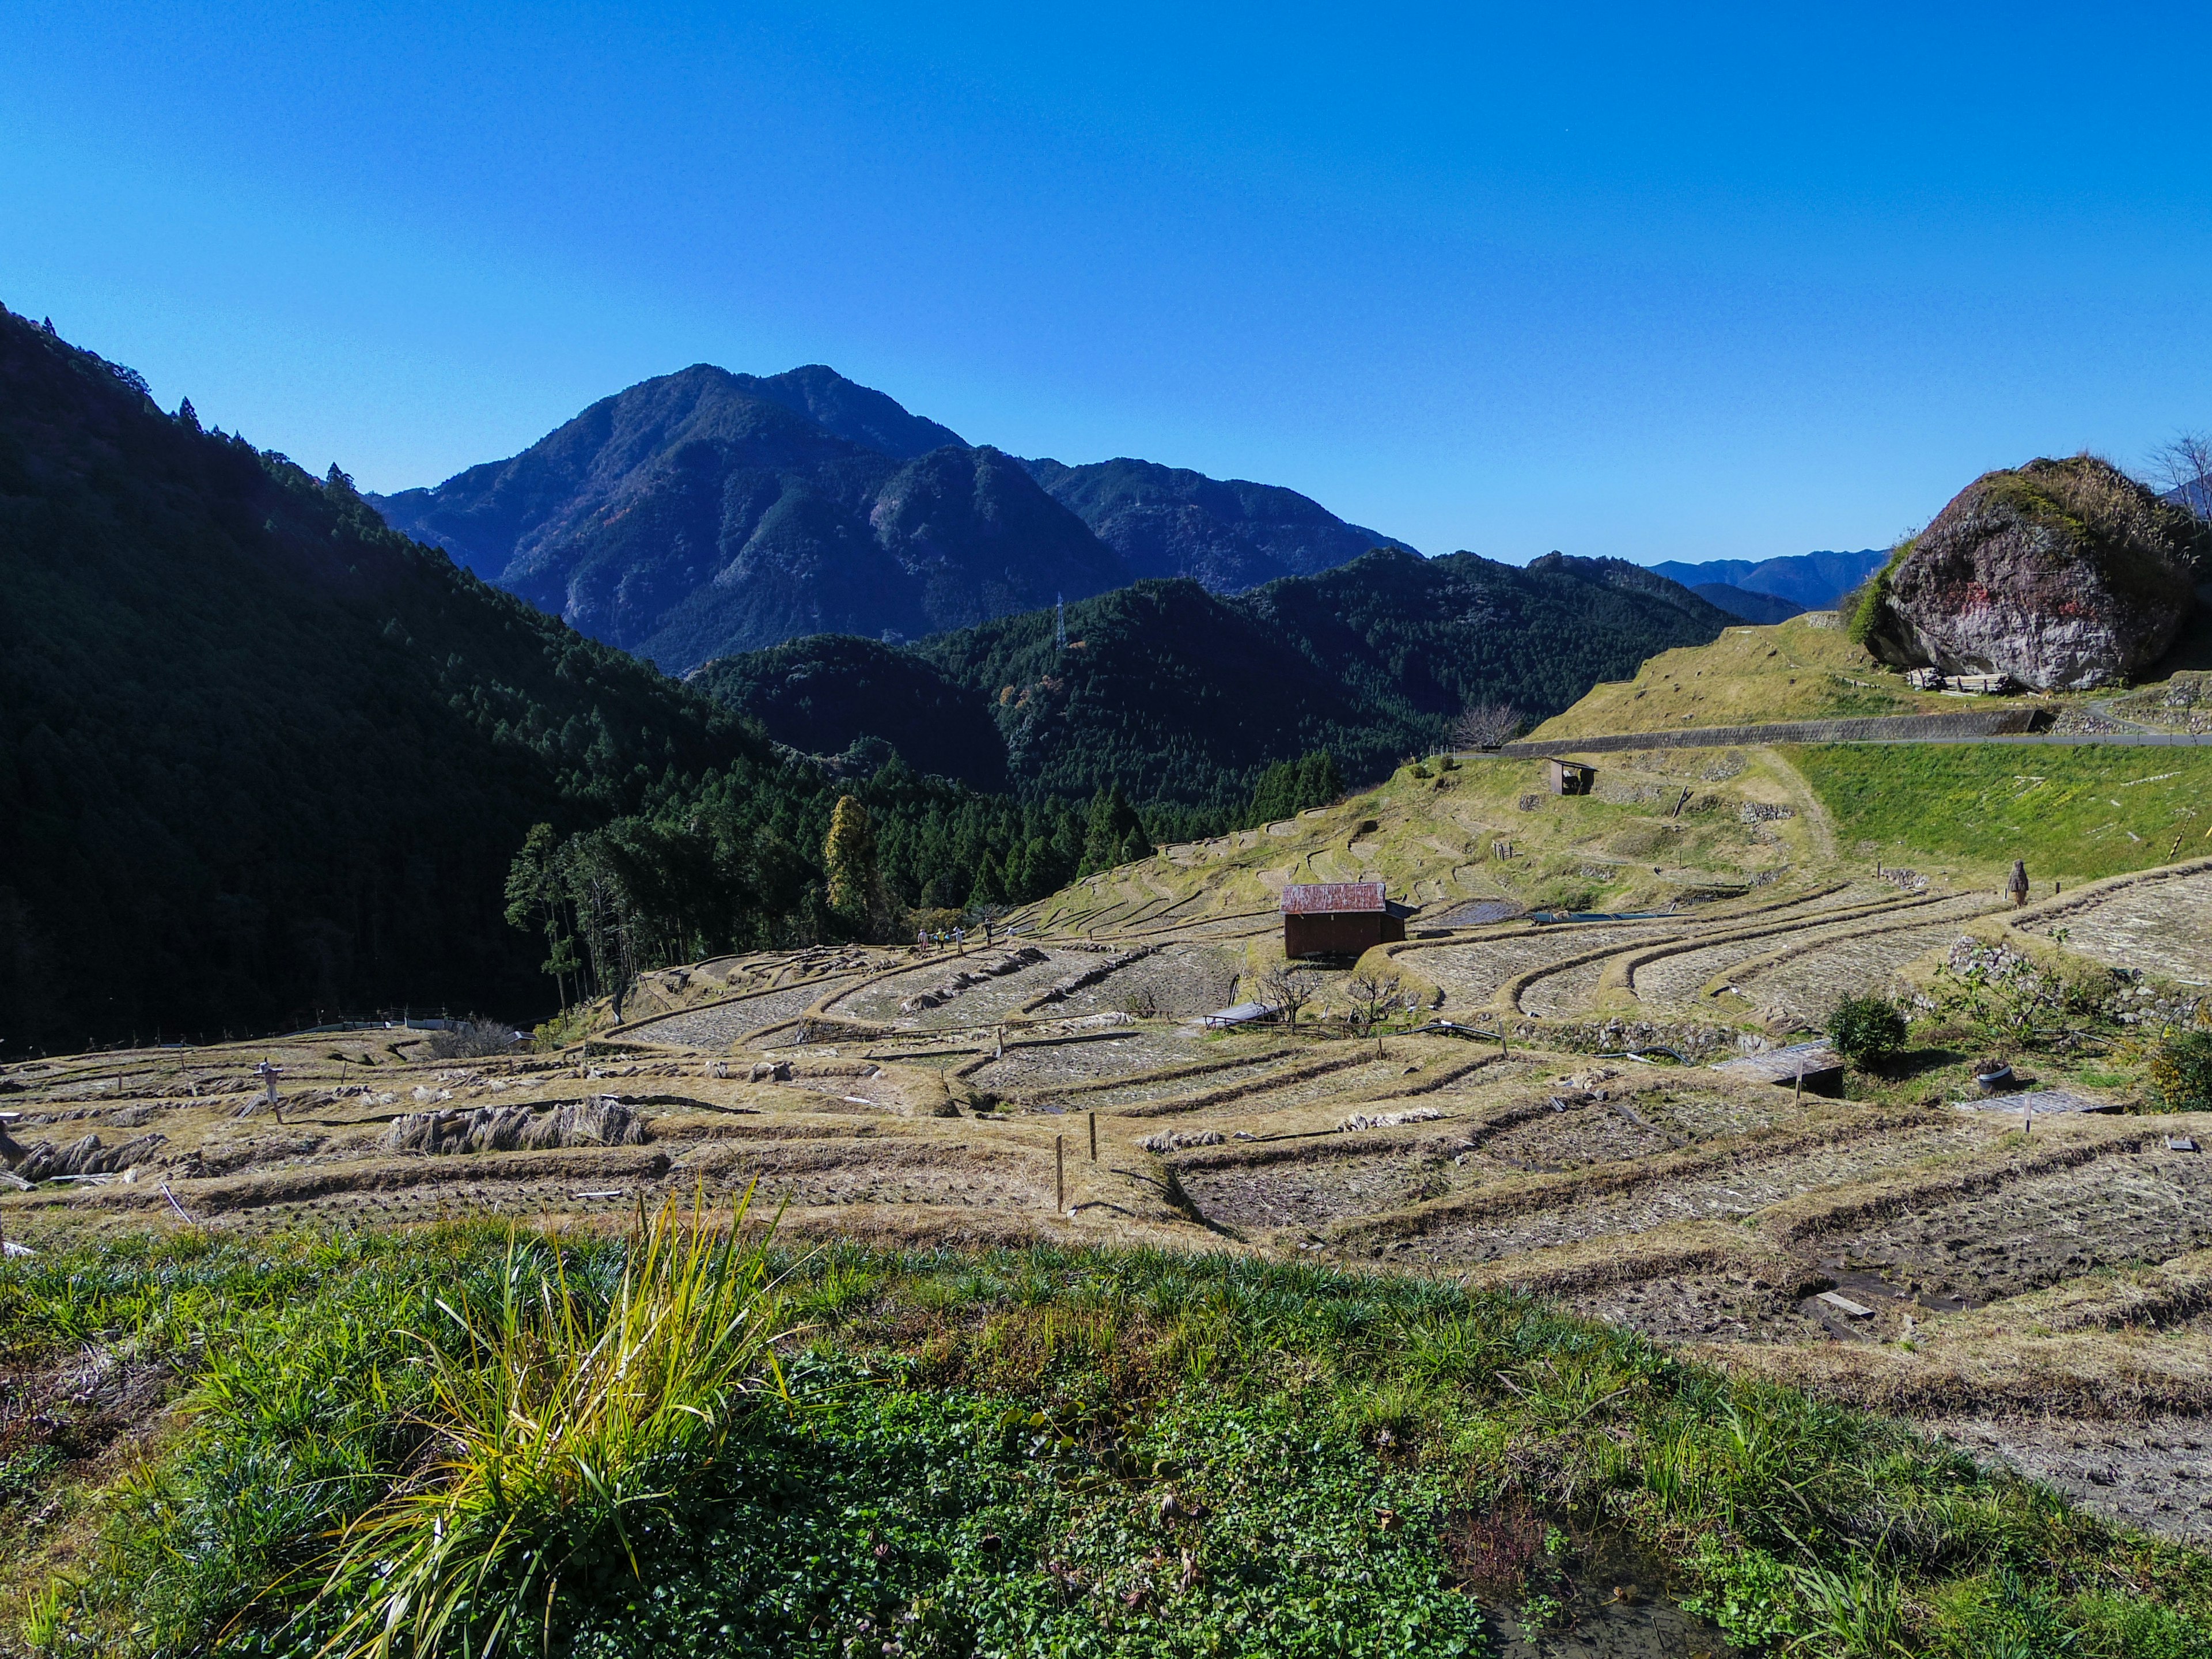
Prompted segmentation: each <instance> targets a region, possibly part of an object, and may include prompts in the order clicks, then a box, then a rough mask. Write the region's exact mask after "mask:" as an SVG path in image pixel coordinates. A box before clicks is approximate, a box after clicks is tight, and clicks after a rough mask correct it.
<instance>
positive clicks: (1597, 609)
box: [693, 549, 1731, 829]
mask: <svg viewBox="0 0 2212 1659" xmlns="http://www.w3.org/2000/svg"><path fill="white" fill-rule="evenodd" d="M1730 620H1731V618H1730V617H1728V616H1727V615H1726V614H1725V613H1723V612H1722V611H1717V610H1716V609H1715V608H1714V607H1713V606H1711V605H1708V604H1707V603H1706V602H1705V601H1704V600H1703V599H1699V597H1698V596H1697V595H1695V594H1693V593H1690V592H1686V590H1684V589H1683V588H1681V587H1680V586H1677V585H1676V584H1674V583H1673V582H1670V581H1668V580H1666V579H1665V578H1663V577H1659V576H1655V575H1652V574H1650V572H1648V571H1644V570H1641V569H1639V568H1638V567H1636V566H1634V565H1629V564H1625V563H1623V562H1620V561H1619V560H1611V559H1602V560H1601V559H1569V558H1565V557H1559V556H1555V557H1553V559H1550V560H1540V561H1539V562H1538V563H1537V565H1535V566H1533V567H1531V568H1528V569H1526V570H1522V569H1517V568H1515V567H1513V566H1510V565H1504V564H1497V563H1493V562H1491V561H1489V560H1486V559H1481V558H1478V557H1476V556H1474V554H1471V553H1456V554H1453V555H1451V556H1449V557H1448V558H1441V559H1424V558H1421V557H1419V556H1418V555H1415V554H1412V553H1408V552H1405V551H1402V550H1396V549H1379V550H1376V551H1374V552H1371V553H1368V554H1365V555H1363V556H1361V557H1360V558H1358V559H1357V560H1355V561H1353V562H1352V563H1350V564H1347V565H1345V566H1343V567H1341V568H1338V569H1334V570H1328V571H1324V572H1322V574H1319V575H1316V576H1297V577H1288V578H1284V579H1282V580H1277V581H1274V582H1271V583H1269V584H1267V586H1262V587H1260V588H1258V589H1256V590H1255V591H1254V592H1249V593H1246V594H1243V595H1241V596H1237V597H1233V598H1232V597H1224V596H1222V595H1219V594H1216V593H1212V592H1207V591H1206V589H1205V588H1204V587H1203V586H1200V584H1198V583H1197V582H1194V581H1191V580H1182V579H1177V580H1146V581H1140V582H1137V583H1135V584H1133V585H1132V586H1128V587H1125V588H1121V589H1117V590H1116V591H1115V592H1109V593H1103V594H1099V595H1097V596H1096V597H1094V598H1091V599H1084V600H1082V601H1079V602H1077V603H1073V604H1070V605H1068V606H1067V611H1066V631H1067V643H1066V645H1065V646H1062V645H1061V644H1060V642H1059V638H1058V629H1057V623H1058V618H1057V617H1056V616H1055V614H1054V612H1053V611H1050V610H1048V609H1047V610H1038V611H1029V612H1025V613H1022V614H1018V615H1014V616H1007V617H994V618H992V619H991V620H989V621H987V622H984V623H978V624H976V625H975V627H972V628H966V629H956V630H953V631H951V632H948V633H945V634H941V635H936V636H934V637H933V638H930V639H927V640H925V641H921V643H920V644H918V645H916V646H914V647H909V648H907V649H903V650H901V649H896V648H894V647H888V646H884V645H882V644H878V643H875V642H872V641H842V640H836V639H826V638H825V639H818V640H795V641H788V642H787V643H786V644H784V645H782V646H781V647H778V648H776V649H775V650H774V651H768V652H759V653H751V654H750V655H743V656H737V657H732V658H729V659H723V660H720V661H717V662H714V663H712V664H709V665H708V666H707V667H706V668H705V669H704V670H702V671H701V673H700V674H699V676H698V677H697V678H696V680H695V681H694V682H693V683H694V684H696V685H698V686H699V687H700V688H701V689H702V690H706V691H707V692H708V693H709V694H710V695H712V696H715V697H718V698H720V699H721V700H723V701H725V702H727V703H729V704H730V706H731V707H732V708H738V709H741V710H743V711H744V712H745V713H746V714H750V715H752V716H753V717H755V718H756V719H758V720H760V721H761V722H762V723H763V726H764V727H765V728H766V730H767V731H768V732H769V734H770V735H771V736H773V737H775V738H777V739H778V740H780V741H782V742H786V743H789V744H793V746H795V747H798V748H800V749H803V750H808V751H810V752H812V753H816V754H822V755H836V754H841V753H844V752H847V751H848V750H853V749H854V746H855V745H859V744H864V743H865V742H866V740H868V739H875V740H878V741H879V742H881V743H883V744H887V745H889V746H890V748H892V749H894V750H897V751H898V752H899V753H900V754H902V755H903V756H904V757H906V758H907V760H908V763H910V764H913V765H915V767H917V768H920V769H924V770H933V771H934V770H943V771H945V773H946V774H947V775H951V776H955V777H960V778H963V779H966V780H967V781H971V782H974V783H977V784H983V785H987V786H989V787H997V786H998V785H999V784H1000V781H1002V780H1003V781H1005V782H1006V784H1007V785H1008V786H1010V787H1012V788H1013V789H1014V790H1016V791H1017V792H1018V793H1022V794H1024V795H1026V796H1030V797H1031V798H1037V797H1042V796H1047V795H1066V796H1079V795H1087V794H1090V793H1092V792H1094V791H1096V790H1097V789H1100V788H1102V787H1108V786H1109V785H1118V786H1119V787H1121V788H1122V789H1124V790H1126V791H1127V793H1129V794H1130V796H1131V797H1132V798H1133V799H1136V800H1138V801H1140V802H1144V803H1146V804H1148V805H1151V806H1152V808H1153V809H1155V811H1166V810H1167V809H1169V808H1182V809H1188V810H1189V811H1194V812H1196V813H1198V814H1199V815H1200V817H1193V818H1191V819H1189V821H1188V823H1186V824H1185V826H1184V827H1186V828H1192V829H1195V828H1196V827H1199V826H1200V825H1201V824H1202V823H1203V822H1205V819H1204V817H1203V815H1205V814H1206V813H1213V814H1216V815H1218V814H1222V813H1227V812H1230V811H1232V810H1236V809H1239V808H1241V806H1242V805H1243V802H1244V801H1245V800H1247V799H1249V796H1250V793H1251V791H1252V789H1253V788H1254V787H1255V781H1257V780H1258V778H1259V777H1260V775H1261V772H1262V771H1263V770H1264V769H1265V768H1267V766H1268V765H1269V764H1270V763H1275V762H1279V761H1281V760H1285V759H1286V758H1288V757H1293V756H1297V755H1303V754H1308V753H1313V752H1318V751H1322V750H1327V751H1328V752H1329V753H1331V754H1332V755H1334V757H1335V759H1336V762H1337V763H1338V764H1339V765H1340V767H1341V768H1342V769H1343V772H1344V775H1346V777H1347V778H1349V779H1350V780H1352V781H1354V782H1358V781H1362V780H1364V779H1365V778H1367V777H1370V776H1374V775H1379V774H1381V773H1384V772H1387V771H1388V770H1389V769H1390V767H1391V766H1392V765H1393V764H1394V763H1395V762H1396V761H1397V759H1398V758H1399V757H1402V756H1404V755H1406V754H1408V753H1415V752H1423V751H1425V750H1430V749H1433V748H1435V747H1437V746H1439V745H1440V744H1443V743H1444V742H1446V741H1448V739H1449V730H1450V726H1451V724H1452V720H1453V718H1454V717H1455V715H1456V714H1458V713H1459V712H1460V710H1461V709H1462V708H1464V707H1466V706H1467V705H1468V704H1469V703H1473V702H1509V703H1512V704H1514V705H1516V706H1517V707H1518V708H1521V709H1522V712H1523V713H1524V714H1527V715H1528V717H1529V718H1530V719H1532V720H1540V719H1542V718H1544V717H1545V716H1547V715H1548V714H1555V713H1557V712H1559V710H1561V709H1564V708H1567V707H1568V706H1569V705H1570V704H1571V703H1573V702H1575V701H1576V699H1577V698H1578V697H1580V696H1583V693H1584V692H1586V691H1587V690H1589V688H1590V686H1591V685H1593V684H1595V683H1596V682H1597V681H1599V680H1601V679H1618V678H1626V676H1628V675H1631V674H1633V673H1634V672H1635V671H1636V669H1637V667H1638V665H1640V664H1641V663H1642V662H1643V661H1644V659H1645V658H1647V657H1649V656H1650V655H1652V654H1654V653H1656V652H1659V651H1662V650H1668V649H1671V648H1672V647H1674V646H1676V645H1699V644H1704V643H1705V642H1707V641H1711V640H1712V639H1713V638H1715V637H1716V636H1717V635H1718V634H1719V633H1720V631H1721V630H1722V629H1723V628H1724V627H1726V626H1727V624H1728V623H1729V621H1730ZM894 686H896V688H897V692H896V695H893V696H885V695H882V694H883V692H884V690H887V689H889V688H891V687H894ZM952 730H957V731H958V732H960V733H961V734H962V740H961V743H960V744H959V745H958V746H957V748H956V747H954V746H952V745H949V744H947V743H946V742H945V733H946V732H950V731H952ZM991 737H995V739H996V741H995V742H988V741H979V739H987V738H991ZM1162 821H1163V823H1165V822H1166V820H1165V819H1163V820H1162Z"/></svg>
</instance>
